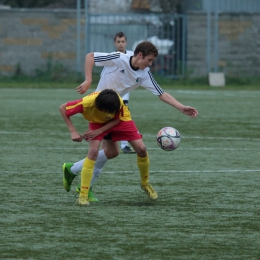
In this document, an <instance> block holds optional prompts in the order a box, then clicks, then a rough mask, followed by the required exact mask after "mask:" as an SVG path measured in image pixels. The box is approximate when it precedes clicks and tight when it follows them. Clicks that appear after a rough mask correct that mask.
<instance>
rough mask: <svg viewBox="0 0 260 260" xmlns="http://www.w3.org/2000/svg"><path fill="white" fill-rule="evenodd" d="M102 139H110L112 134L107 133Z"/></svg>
mask: <svg viewBox="0 0 260 260" xmlns="http://www.w3.org/2000/svg"><path fill="white" fill-rule="evenodd" d="M103 139H105V140H111V139H112V135H111V134H107V135H105V136H104V138H103Z"/></svg>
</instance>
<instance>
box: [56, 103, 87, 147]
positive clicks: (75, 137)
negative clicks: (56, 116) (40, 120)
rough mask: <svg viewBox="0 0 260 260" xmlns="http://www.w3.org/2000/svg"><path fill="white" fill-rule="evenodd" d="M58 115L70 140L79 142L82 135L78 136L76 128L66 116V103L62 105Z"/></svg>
mask: <svg viewBox="0 0 260 260" xmlns="http://www.w3.org/2000/svg"><path fill="white" fill-rule="evenodd" d="M60 113H61V115H62V117H63V119H64V121H65V123H66V125H67V127H68V129H69V131H70V136H71V139H72V140H73V141H74V142H81V141H82V138H83V137H82V135H80V134H79V133H78V131H77V130H76V128H75V127H74V125H73V123H72V121H71V120H70V117H68V116H67V114H66V103H65V104H62V105H61V106H60Z"/></svg>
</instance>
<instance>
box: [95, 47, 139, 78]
mask: <svg viewBox="0 0 260 260" xmlns="http://www.w3.org/2000/svg"><path fill="white" fill-rule="evenodd" d="M115 52H117V51H115ZM115 52H112V53H115ZM125 54H126V55H128V56H129V57H130V56H133V55H134V52H133V51H129V50H126V51H125ZM105 70H106V67H104V68H103V70H102V71H101V73H100V77H102V75H103V74H104V72H105Z"/></svg>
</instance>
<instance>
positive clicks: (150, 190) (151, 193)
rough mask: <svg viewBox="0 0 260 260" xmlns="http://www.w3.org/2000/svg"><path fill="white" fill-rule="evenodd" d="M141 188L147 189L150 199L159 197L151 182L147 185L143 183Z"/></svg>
mask: <svg viewBox="0 0 260 260" xmlns="http://www.w3.org/2000/svg"><path fill="white" fill-rule="evenodd" d="M141 188H142V189H143V190H144V191H145V193H146V194H147V196H148V197H149V199H151V200H156V199H157V198H158V195H157V193H156V191H155V190H154V188H153V187H152V185H151V184H150V183H146V184H145V185H142V184H141Z"/></svg>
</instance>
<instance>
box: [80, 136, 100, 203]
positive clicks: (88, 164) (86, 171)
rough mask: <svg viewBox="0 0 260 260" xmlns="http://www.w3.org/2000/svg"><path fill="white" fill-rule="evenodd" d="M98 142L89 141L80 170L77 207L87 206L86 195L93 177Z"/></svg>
mask: <svg viewBox="0 0 260 260" xmlns="http://www.w3.org/2000/svg"><path fill="white" fill-rule="evenodd" d="M100 142H101V141H100V140H91V141H89V150H88V155H87V157H86V159H85V161H84V163H83V167H82V170H81V186H80V194H79V198H78V200H77V201H76V203H77V204H78V205H82V206H86V205H89V201H88V193H89V189H90V182H91V180H92V176H93V170H94V165H95V161H96V159H97V157H98V152H99V145H100Z"/></svg>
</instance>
